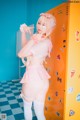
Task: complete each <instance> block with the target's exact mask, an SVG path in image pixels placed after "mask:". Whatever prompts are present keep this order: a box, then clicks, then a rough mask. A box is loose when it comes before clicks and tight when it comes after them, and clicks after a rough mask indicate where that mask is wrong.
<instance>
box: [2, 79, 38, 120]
mask: <svg viewBox="0 0 80 120" xmlns="http://www.w3.org/2000/svg"><path fill="white" fill-rule="evenodd" d="M20 91H21V84H20V82H12V81H8V82H4V83H1V82H0V115H2V114H6V115H7V120H24V114H23V112H24V109H23V101H22V99H21V98H20V97H19V95H20ZM32 109H33V108H32ZM33 116H34V117H33V120H37V119H36V117H35V115H34V110H33ZM0 120H5V119H1V118H0Z"/></svg>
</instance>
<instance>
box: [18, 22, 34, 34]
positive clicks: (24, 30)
mask: <svg viewBox="0 0 80 120" xmlns="http://www.w3.org/2000/svg"><path fill="white" fill-rule="evenodd" d="M31 29H32V27H28V26H27V25H26V24H25V23H24V24H22V25H20V31H21V32H24V33H26V32H29V33H30V34H31Z"/></svg>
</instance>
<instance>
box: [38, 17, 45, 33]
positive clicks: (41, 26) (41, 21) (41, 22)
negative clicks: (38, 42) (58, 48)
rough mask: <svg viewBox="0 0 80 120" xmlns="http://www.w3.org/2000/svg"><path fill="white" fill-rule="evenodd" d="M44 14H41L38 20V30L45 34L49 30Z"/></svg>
mask: <svg viewBox="0 0 80 120" xmlns="http://www.w3.org/2000/svg"><path fill="white" fill-rule="evenodd" d="M46 23H47V22H46V19H45V17H44V16H41V17H40V18H39V20H38V22H37V32H38V33H39V34H45V33H46V31H47V24H46Z"/></svg>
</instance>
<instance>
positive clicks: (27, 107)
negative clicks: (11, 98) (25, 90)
mask: <svg viewBox="0 0 80 120" xmlns="http://www.w3.org/2000/svg"><path fill="white" fill-rule="evenodd" d="M23 103H24V117H25V120H32V110H31V107H32V102H27V101H26V100H23Z"/></svg>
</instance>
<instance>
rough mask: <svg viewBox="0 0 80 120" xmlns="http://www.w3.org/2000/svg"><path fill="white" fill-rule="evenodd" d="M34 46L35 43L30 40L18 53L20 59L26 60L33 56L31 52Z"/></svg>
mask: <svg viewBox="0 0 80 120" xmlns="http://www.w3.org/2000/svg"><path fill="white" fill-rule="evenodd" d="M33 45H34V41H33V40H29V42H28V43H27V44H26V45H25V46H24V47H23V48H22V49H21V50H20V52H19V53H18V57H20V58H24V57H28V56H32V52H30V50H31V48H32V46H33Z"/></svg>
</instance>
